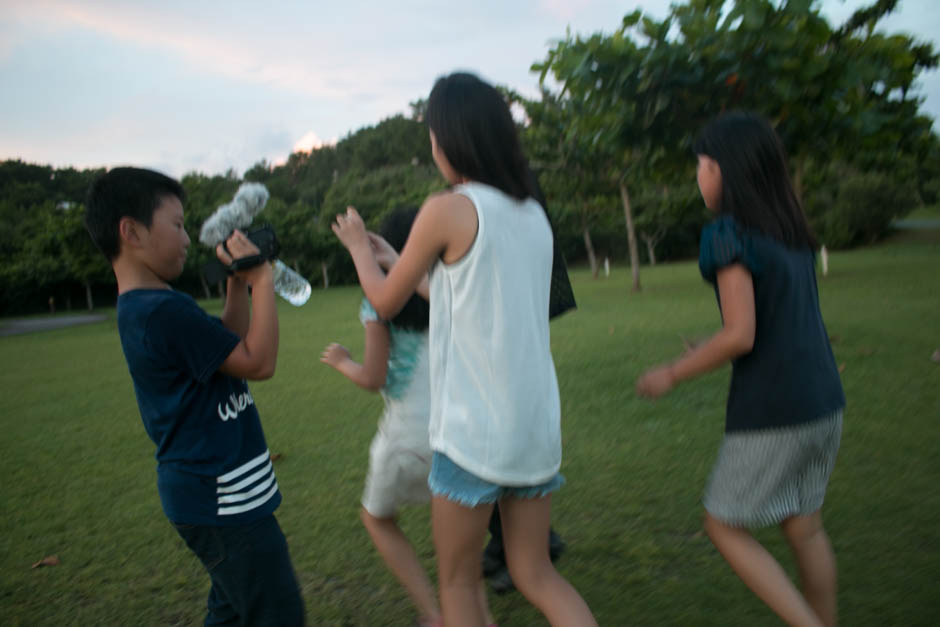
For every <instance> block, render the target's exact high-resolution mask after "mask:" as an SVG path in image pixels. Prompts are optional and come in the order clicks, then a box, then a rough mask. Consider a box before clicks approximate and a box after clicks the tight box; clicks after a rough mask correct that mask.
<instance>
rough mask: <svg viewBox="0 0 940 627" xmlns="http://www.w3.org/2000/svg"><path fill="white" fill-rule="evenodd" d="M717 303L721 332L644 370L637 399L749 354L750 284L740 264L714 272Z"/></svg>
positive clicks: (751, 337) (752, 317)
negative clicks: (718, 300)
mask: <svg viewBox="0 0 940 627" xmlns="http://www.w3.org/2000/svg"><path fill="white" fill-rule="evenodd" d="M717 280H718V294H719V297H720V300H721V318H722V327H721V330H720V331H718V332H717V333H715V334H714V335H713V336H711V338H709V339H708V340H707V341H705V342H703V343H702V344H699V345H698V346H696V347H695V348H693V349H692V350H690V351H688V352H687V353H685V354H684V355H683V356H682V357H680V358H679V359H677V360H676V361H674V362H672V363H668V364H664V365H661V366H658V367H656V368H653V369H651V370H649V371H647V372H646V373H645V374H644V375H643V376H642V377H640V378H639V379H638V380H637V382H636V391H637V394H639V395H640V396H646V397H649V398H657V397H659V396H662V395H663V394H665V393H666V392H668V391H669V390H671V389H672V388H673V387H675V385H676V384H677V383H679V382H680V381H684V380H686V379H691V378H693V377H696V376H698V375H700V374H702V373H705V372H708V371H709V370H714V369H715V368H717V367H718V366H720V365H722V364H724V363H726V362H728V361H731V360H732V359H735V358H736V357H739V356H741V355H744V354H747V353H749V352H751V348H752V347H753V346H754V331H755V326H756V322H755V313H754V282H753V279H752V278H751V273H750V272H748V271H747V269H746V268H745V267H744V266H743V265H741V264H732V265H730V266H726V267H724V268H722V269H720V270H718V273H717Z"/></svg>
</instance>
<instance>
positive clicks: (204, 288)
mask: <svg viewBox="0 0 940 627" xmlns="http://www.w3.org/2000/svg"><path fill="white" fill-rule="evenodd" d="M199 282H200V283H202V293H203V294H205V295H206V298H207V299H208V298H212V292H211V291H210V290H209V283H208V282H207V281H206V277H204V276H203V275H202V272H200V273H199Z"/></svg>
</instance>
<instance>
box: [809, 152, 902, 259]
mask: <svg viewBox="0 0 940 627" xmlns="http://www.w3.org/2000/svg"><path fill="white" fill-rule="evenodd" d="M829 174H830V176H828V177H827V179H828V180H826V181H824V182H822V183H821V186H820V187H819V188H817V189H816V190H814V191H811V192H809V193H808V194H807V199H806V209H807V215H808V217H809V220H810V223H811V224H812V227H813V229H814V230H815V232H816V237H817V239H818V240H819V243H820V244H825V245H826V246H827V247H829V248H832V249H840V248H851V247H853V246H863V245H867V244H872V243H874V242H876V241H878V240H879V239H881V238H882V237H884V236H885V235H887V234H888V232H889V231H890V230H891V222H892V221H893V220H894V219H896V218H899V217H902V216H904V215H907V214H908V213H910V212H911V210H913V209H914V208H915V207H916V206H917V204H918V198H917V192H916V190H915V189H914V188H913V187H912V186H911V185H909V184H907V183H904V182H901V181H898V180H897V179H896V178H894V177H892V176H890V175H889V174H887V173H884V172H859V171H857V170H852V169H849V168H844V167H836V168H833V169H832V171H831V172H830V173H829Z"/></svg>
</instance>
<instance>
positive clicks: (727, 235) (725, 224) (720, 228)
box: [698, 214, 760, 283]
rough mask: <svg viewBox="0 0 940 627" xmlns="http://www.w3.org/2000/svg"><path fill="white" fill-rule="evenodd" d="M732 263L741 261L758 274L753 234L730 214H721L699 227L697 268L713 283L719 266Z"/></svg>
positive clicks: (758, 268)
mask: <svg viewBox="0 0 940 627" xmlns="http://www.w3.org/2000/svg"><path fill="white" fill-rule="evenodd" d="M735 263H739V264H742V265H744V267H746V268H747V269H748V271H749V272H750V273H751V274H752V275H754V276H756V275H758V274H760V263H759V261H758V257H757V254H756V252H755V247H754V241H753V234H752V233H749V232H748V230H747V229H745V228H744V227H743V226H741V225H740V224H739V223H738V222H737V221H736V220H735V219H734V217H733V216H731V215H730V214H721V215H719V216H718V217H717V218H715V219H714V220H712V221H711V222H709V223H708V224H706V225H705V226H704V227H703V228H702V237H701V240H700V243H699V258H698V265H699V270H700V271H701V273H702V277H703V278H705V280H706V281H709V282H710V283H714V282H715V281H716V277H717V274H718V271H719V270H721V269H722V268H724V267H726V266H730V265H732V264H735Z"/></svg>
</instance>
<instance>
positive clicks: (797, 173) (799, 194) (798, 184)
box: [793, 158, 804, 205]
mask: <svg viewBox="0 0 940 627" xmlns="http://www.w3.org/2000/svg"><path fill="white" fill-rule="evenodd" d="M803 167H804V166H803V159H802V158H799V159H797V160H796V169H795V170H794V171H793V191H794V192H796V199H797V200H798V201H799V202H800V204H801V205H802V204H803Z"/></svg>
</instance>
